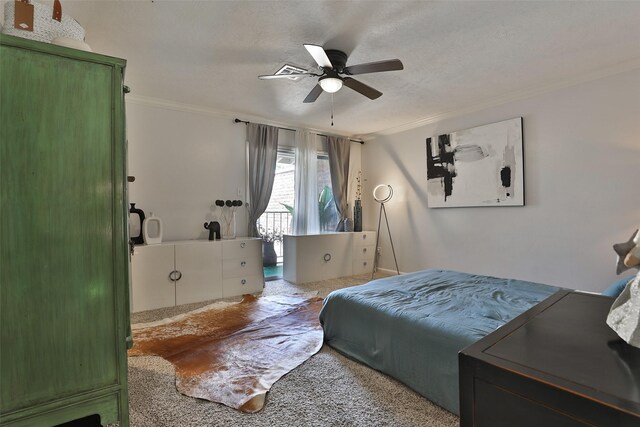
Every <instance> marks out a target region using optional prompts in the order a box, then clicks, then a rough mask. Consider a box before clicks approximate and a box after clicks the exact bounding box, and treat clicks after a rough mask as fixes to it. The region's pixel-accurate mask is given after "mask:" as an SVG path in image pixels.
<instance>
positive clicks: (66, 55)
mask: <svg viewBox="0 0 640 427" xmlns="http://www.w3.org/2000/svg"><path fill="white" fill-rule="evenodd" d="M124 67H125V61H124V60H121V59H116V58H111V57H107V56H103V55H97V54H93V53H88V52H82V51H78V50H74V49H69V48H64V47H60V46H54V45H50V44H46V43H40V42H35V41H30V40H25V39H20V38H16V37H11V36H5V35H2V36H0V189H1V193H0V244H1V247H0V256H1V258H0V326H1V331H2V332H1V338H2V341H1V342H0V381H1V390H0V424H1V425H3V426H4V425H7V426H30V427H34V426H53V425H57V424H61V423H65V422H68V421H71V420H77V419H81V418H84V417H87V416H92V415H96V414H97V415H98V416H99V417H100V422H101V423H102V424H107V423H114V422H119V423H120V425H121V426H128V425H129V422H128V404H127V355H126V350H127V335H128V333H127V331H128V329H129V303H128V280H129V253H128V242H127V209H126V207H127V205H126V197H127V195H126V181H127V180H126V143H125V121H124V93H123V73H124ZM94 418H95V417H94Z"/></svg>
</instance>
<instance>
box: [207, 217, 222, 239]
mask: <svg viewBox="0 0 640 427" xmlns="http://www.w3.org/2000/svg"><path fill="white" fill-rule="evenodd" d="M204 228H205V230H209V240H220V223H219V222H218V221H210V222H209V223H208V224H207V223H206V222H205V223H204Z"/></svg>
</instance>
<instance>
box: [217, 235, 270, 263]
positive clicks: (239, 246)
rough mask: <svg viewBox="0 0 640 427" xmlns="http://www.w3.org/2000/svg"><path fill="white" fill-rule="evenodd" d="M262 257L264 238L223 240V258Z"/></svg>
mask: <svg viewBox="0 0 640 427" xmlns="http://www.w3.org/2000/svg"><path fill="white" fill-rule="evenodd" d="M250 257H251V258H253V257H262V240H260V239H255V240H254V239H251V240H245V239H242V240H225V241H223V242H222V259H234V258H242V259H247V258H250Z"/></svg>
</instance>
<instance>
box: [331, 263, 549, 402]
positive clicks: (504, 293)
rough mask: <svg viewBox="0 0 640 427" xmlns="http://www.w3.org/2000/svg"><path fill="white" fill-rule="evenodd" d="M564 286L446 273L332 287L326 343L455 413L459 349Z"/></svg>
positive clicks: (407, 275)
mask: <svg viewBox="0 0 640 427" xmlns="http://www.w3.org/2000/svg"><path fill="white" fill-rule="evenodd" d="M559 289H560V288H557V287H554V286H548V285H543V284H540V283H533V282H524V281H521V280H511V279H499V278H495V277H487V276H477V275H472V274H466V273H459V272H454V271H443V270H424V271H419V272H416V273H410V274H404V275H401V276H393V277H388V278H384V279H379V280H374V281H372V282H369V283H367V284H364V285H360V286H355V287H352V288H346V289H340V290H337V291H334V292H332V293H331V294H329V296H327V298H326V299H325V301H324V306H323V308H322V311H321V312H320V323H321V324H322V326H323V328H324V339H325V342H327V344H329V345H330V346H331V347H333V348H335V349H336V350H338V351H339V352H341V353H343V354H345V355H347V356H349V357H351V358H353V359H355V360H358V361H360V362H362V363H365V364H367V365H369V366H371V367H372V368H374V369H377V370H379V371H381V372H384V373H385V374H388V375H390V376H392V377H394V378H396V379H398V380H400V381H401V382H403V383H405V384H406V385H408V386H409V387H411V388H412V389H414V390H415V391H417V392H418V393H420V394H421V395H423V396H424V397H426V398H427V399H429V400H431V401H433V402H434V403H436V404H438V405H440V406H442V407H443V408H445V409H447V410H449V411H451V412H453V413H456V414H458V413H459V408H458V407H459V402H458V352H459V351H460V350H462V349H463V348H464V347H466V346H468V345H469V344H471V343H473V342H475V341H477V340H478V339H480V338H482V337H484V336H485V335H487V334H488V333H490V332H492V331H494V330H495V329H497V328H499V327H500V326H502V325H504V324H505V323H506V322H508V321H509V320H511V319H513V318H514V317H516V316H518V315H519V314H521V313H522V312H524V311H526V310H527V309H529V308H530V307H532V306H533V305H535V304H537V303H538V302H540V301H542V300H544V299H545V298H547V297H548V296H550V295H552V294H553V293H555V292H556V291H558V290H559Z"/></svg>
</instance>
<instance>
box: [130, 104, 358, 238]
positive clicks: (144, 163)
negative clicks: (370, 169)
mask: <svg viewBox="0 0 640 427" xmlns="http://www.w3.org/2000/svg"><path fill="white" fill-rule="evenodd" d="M126 107H127V136H128V141H129V152H128V154H129V161H128V165H129V175H133V176H135V177H136V180H135V182H133V183H131V184H129V200H130V202H132V203H135V204H136V207H138V208H141V209H142V210H144V211H145V214H146V215H147V216H148V215H149V212H153V213H154V215H156V216H158V217H160V218H161V219H162V222H163V226H164V230H163V231H164V236H163V239H164V240H165V241H171V240H190V239H206V238H208V233H209V232H208V231H207V230H205V229H204V227H203V225H204V223H205V222H208V221H211V220H213V219H214V218H213V211H212V210H211V205H212V204H213V202H214V201H215V200H216V199H223V200H227V199H229V200H242V201H243V202H246V200H247V199H246V195H245V192H246V169H245V168H246V151H245V150H246V149H245V135H246V131H245V125H243V124H236V123H234V122H233V120H232V119H231V118H225V117H219V116H216V115H213V114H207V113H206V112H203V113H198V112H194V111H180V110H176V109H170V108H165V107H162V106H155V105H147V104H141V103H136V102H127V105H126ZM279 142H280V143H282V144H283V145H290V146H291V145H293V144H294V133H293V132H291V131H286V130H281V131H280V133H279ZM351 148H352V156H351V168H352V170H355V171H357V170H358V169H359V167H360V144H356V143H351ZM350 206H353V204H352V203H351V205H350ZM237 232H238V236H246V235H247V211H246V209H245V207H244V206H243V207H241V208H239V209H238V211H237Z"/></svg>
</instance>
